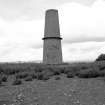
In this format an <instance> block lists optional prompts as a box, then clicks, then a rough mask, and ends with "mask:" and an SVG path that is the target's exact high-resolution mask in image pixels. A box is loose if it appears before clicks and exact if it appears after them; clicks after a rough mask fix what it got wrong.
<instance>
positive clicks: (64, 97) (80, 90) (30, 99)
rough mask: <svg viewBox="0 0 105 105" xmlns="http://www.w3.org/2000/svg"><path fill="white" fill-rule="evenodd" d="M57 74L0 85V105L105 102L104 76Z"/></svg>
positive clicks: (91, 104)
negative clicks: (42, 78) (70, 76)
mask: <svg viewBox="0 0 105 105" xmlns="http://www.w3.org/2000/svg"><path fill="white" fill-rule="evenodd" d="M55 77H56V76H53V77H52V78H50V79H49V80H46V81H43V80H36V79H35V80H33V81H27V82H26V81H24V83H23V84H21V85H14V86H13V85H5V86H1V87H0V105H105V81H104V78H103V77H102V78H101V77H99V78H78V77H74V78H67V77H66V76H65V75H64V74H63V75H59V77H60V79H58V80H56V79H55Z"/></svg>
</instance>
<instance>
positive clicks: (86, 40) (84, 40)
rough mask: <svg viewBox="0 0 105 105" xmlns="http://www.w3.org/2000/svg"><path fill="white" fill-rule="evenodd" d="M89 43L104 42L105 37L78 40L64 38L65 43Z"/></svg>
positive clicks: (79, 38)
mask: <svg viewBox="0 0 105 105" xmlns="http://www.w3.org/2000/svg"><path fill="white" fill-rule="evenodd" d="M88 41H95V42H103V41H105V37H87V36H86V37H77V38H64V40H63V42H64V43H81V42H88Z"/></svg>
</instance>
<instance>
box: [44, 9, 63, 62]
mask: <svg viewBox="0 0 105 105" xmlns="http://www.w3.org/2000/svg"><path fill="white" fill-rule="evenodd" d="M61 39H62V38H61V37H60V28H59V18H58V11H57V10H54V9H50V10H47V11H46V16H45V33H44V38H43V40H44V46H43V63H45V64H61V63H62V49H61Z"/></svg>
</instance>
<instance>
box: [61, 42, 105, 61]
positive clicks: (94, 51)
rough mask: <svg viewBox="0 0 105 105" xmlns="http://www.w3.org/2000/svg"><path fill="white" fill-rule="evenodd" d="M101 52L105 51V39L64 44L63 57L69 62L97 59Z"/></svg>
mask: <svg viewBox="0 0 105 105" xmlns="http://www.w3.org/2000/svg"><path fill="white" fill-rule="evenodd" d="M101 53H105V41H104V42H94V41H93V42H90V41H89V42H81V43H72V44H64V45H63V59H64V61H68V62H70V61H75V62H78V61H95V59H96V58H97V57H98V56H99V55H100V54H101Z"/></svg>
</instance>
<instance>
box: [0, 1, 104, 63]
mask: <svg viewBox="0 0 105 105" xmlns="http://www.w3.org/2000/svg"><path fill="white" fill-rule="evenodd" d="M47 9H58V12H59V22H60V33H61V37H62V38H63V40H62V52H63V61H64V62H75V61H76V62H78V61H79V62H80V61H94V60H95V59H96V58H97V57H98V56H99V55H100V54H102V53H105V13H104V12H105V0H0V62H13V61H41V60H42V57H43V41H42V38H43V37H44V22H45V11H46V10H47Z"/></svg>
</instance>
